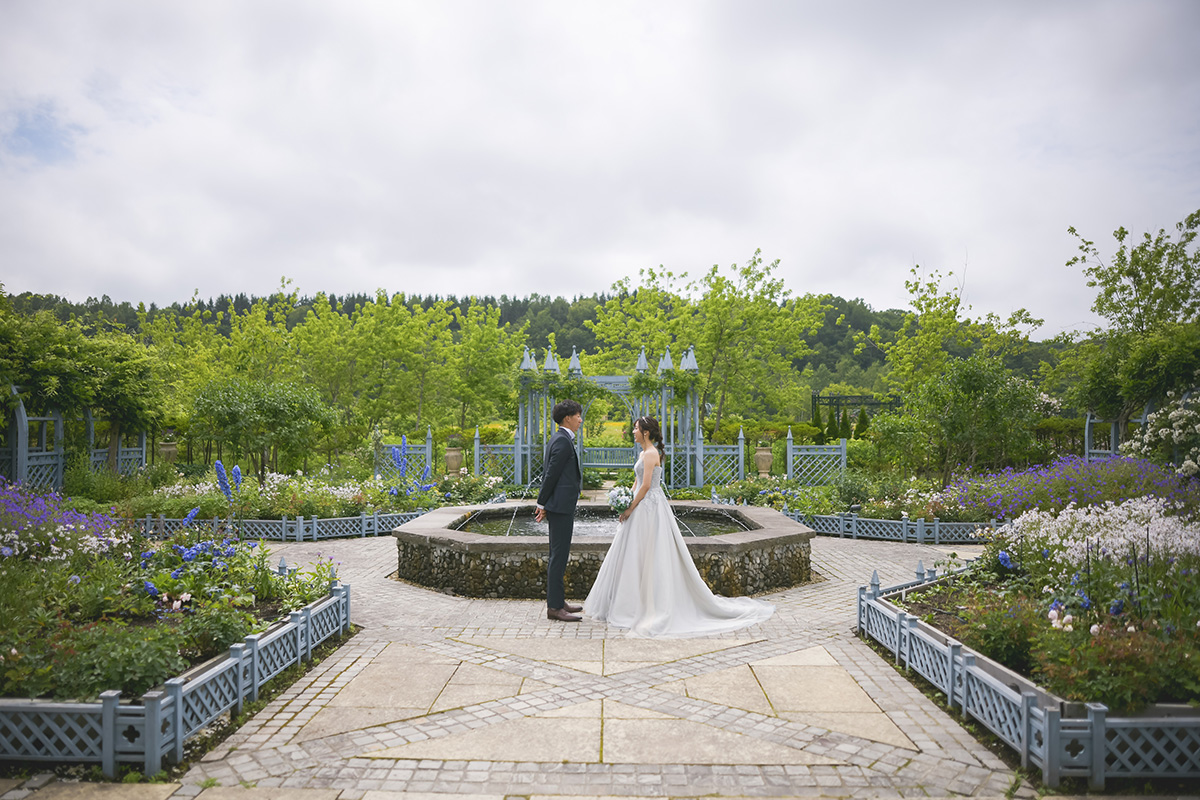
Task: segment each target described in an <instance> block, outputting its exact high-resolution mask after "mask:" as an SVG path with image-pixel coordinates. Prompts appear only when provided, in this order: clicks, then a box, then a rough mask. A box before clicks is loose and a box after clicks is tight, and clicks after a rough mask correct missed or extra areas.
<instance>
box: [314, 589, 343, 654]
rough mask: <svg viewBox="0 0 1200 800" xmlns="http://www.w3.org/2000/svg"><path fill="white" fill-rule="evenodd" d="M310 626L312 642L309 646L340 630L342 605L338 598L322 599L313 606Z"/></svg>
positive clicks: (315, 644)
mask: <svg viewBox="0 0 1200 800" xmlns="http://www.w3.org/2000/svg"><path fill="white" fill-rule="evenodd" d="M309 624H310V625H311V627H312V642H310V644H309V646H310V647H316V646H317V645H319V644H320V643H321V642H323V641H325V640H326V639H328V638H329V637H330V636H333V635H335V634H337V633H340V632H341V630H342V606H341V599H340V598H336V597H335V598H330V599H328V600H322V601H321V602H320V603H318V604H317V605H315V606H313V609H312V615H311V618H310V620H309Z"/></svg>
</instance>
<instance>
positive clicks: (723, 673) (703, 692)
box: [679, 665, 775, 716]
mask: <svg viewBox="0 0 1200 800" xmlns="http://www.w3.org/2000/svg"><path fill="white" fill-rule="evenodd" d="M679 683H682V684H683V685H684V686H685V687H686V689H687V695H688V697H695V698H696V699H698V700H707V701H709V702H710V703H718V704H720V705H725V706H731V707H733V708H742V709H745V710H746V711H756V712H758V713H759V714H766V715H768V716H773V715H774V714H775V709H773V708H772V707H771V703H770V701H769V700H768V699H767V695H766V694H765V693H764V692H763V687H762V686H761V685H759V682H758V678H757V677H755V675H754V672H753V671H752V670H751V669H750V667H749V666H746V665H742V666H737V667H730V668H729V669H722V670H718V671H717V672H709V673H707V674H705V675H697V676H696V677H694V678H686V679H684V680H682V681H679Z"/></svg>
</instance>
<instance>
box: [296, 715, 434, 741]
mask: <svg viewBox="0 0 1200 800" xmlns="http://www.w3.org/2000/svg"><path fill="white" fill-rule="evenodd" d="M427 713H429V709H427V708H363V707H361V706H347V707H344V708H334V707H327V708H322V709H321V710H320V711H318V712H317V713H316V714H314V715H313V718H312V719H310V720H309V721H308V722H306V723H304V727H302V728H301V729H300V732H299V733H297V734H296V735H295V736H294V737H293V738H292V741H294V742H309V741H312V740H313V739H323V738H325V737H326V736H334V735H336V734H339V733H346V732H347V731H357V730H362V729H363V728H373V727H375V726H376V725H386V724H388V723H389V722H399V721H400V720H404V719H412V718H413V717H423V716H425V715H426V714H427Z"/></svg>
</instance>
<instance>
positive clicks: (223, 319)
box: [9, 292, 1048, 389]
mask: <svg viewBox="0 0 1200 800" xmlns="http://www.w3.org/2000/svg"><path fill="white" fill-rule="evenodd" d="M611 298H612V296H611V295H608V294H594V295H590V296H587V297H575V298H573V299H571V300H567V299H566V298H563V297H549V296H546V295H539V294H532V295H529V296H527V297H509V296H508V295H501V296H500V297H498V298H497V297H493V296H486V297H474V298H468V297H464V298H458V297H456V296H454V295H447V296H445V297H442V296H437V295H429V296H416V295H414V296H407V297H406V296H404V295H397V296H396V297H394V298H393V299H392V301H393V302H396V301H399V302H403V303H404V304H406V305H410V306H411V305H420V306H422V307H424V308H429V307H431V306H432V305H434V304H435V303H438V302H447V303H449V304H450V306H452V307H459V308H465V307H467V306H470V305H472V304H481V305H486V306H495V307H497V308H499V309H500V322H501V324H503V325H505V326H511V329H514V330H515V329H519V328H521V327H522V326H525V325H527V326H528V329H527V332H526V333H527V342H528V344H529V346H530V347H531V348H535V349H538V350H544V348H545V347H546V345H547V342H548V338H547V337H548V335H549V334H550V333H554V334H555V340H556V342H557V344H558V350H559V353H560V355H565V354H567V353H570V351H571V348H572V347H575V348H578V349H579V351H580V352H595V350H596V337H595V334H594V333H593V332H592V330H591V329H590V328H589V327H588V326H587V325H586V324H585V323H586V322H587V321H588V320H591V321H595V319H596V308H597V306H600V305H603V304H604V303H605V302H607V301H608V300H610V299H611ZM9 299H10V301H11V304H12V310H13V311H15V312H17V313H19V314H32V313H34V312H37V311H42V310H46V311H50V312H52V313H53V314H54V315H55V316H56V317H58V318H59V319H61V320H63V321H67V320H69V319H71V318H75V319H77V320H79V321H80V322H81V323H82V324H83V325H84V327H85V328H87V329H90V330H95V329H97V328H103V327H105V326H106V325H107V324H115V325H117V326H121V327H123V328H124V330H126V331H127V332H129V333H137V332H138V328H139V317H138V305H135V304H133V303H130V302H129V301H122V302H116V301H114V300H112V299H111V298H110V297H109V296H108V295H104V296H102V297H100V298H95V297H89V298H88V299H87V300H86V301H84V302H82V303H73V302H71V301H69V300H67V299H66V298H62V297H58V296H57V295H53V294H32V293H30V292H24V293H22V294H19V295H12V296H10V298H9ZM279 299H282V297H281V296H280V295H274V296H272V297H269V298H260V297H257V296H253V295H246V294H237V295H232V296H231V295H221V296H219V297H217V298H215V299H211V298H210V299H208V300H201V299H195V300H189V301H187V302H185V303H181V302H175V303H172V304H171V305H169V306H165V307H159V306H157V305H155V304H151V305H150V306H149V308H147V309H145V312H146V314H147V315H148V317H149V318H151V319H153V318H154V317H156V316H158V315H162V314H172V315H183V314H186V315H189V316H190V315H192V314H193V313H195V312H196V311H200V312H202V313H203V312H205V311H208V312H212V313H211V315H210V316H209V317H208V319H209V320H210V321H211V324H213V325H215V326H216V327H217V329H218V331H220V332H222V333H225V334H228V332H229V326H230V321H229V316H228V315H227V314H226V313H224V312H226V311H228V310H229V309H230V308H231V307H232V309H233V311H234V312H235V313H237V314H242V313H245V312H246V311H248V310H249V309H250V308H251V306H253V305H254V304H255V303H256V302H258V301H260V300H265V301H266V302H267V303H268V305H269V304H271V303H272V302H273V301H276V300H279ZM326 300H327V302H329V303H330V304H331V306H332V307H334V308H339V309H340V310H341V312H342V313H344V314H353V313H354V312H355V311H356V310H357V309H359V308H361V307H362V306H364V305H366V304H367V303H372V302H375V296H374V295H371V294H346V295H337V294H330V295H328V296H327V298H326ZM821 300H822V302H823V303H824V304H825V305H826V306H827V309H826V311H825V322H824V324H823V325H822V326H821V327H820V329H818V331H817V333H816V335H815V336H812V337H809V339H808V345H809V347H811V348H812V350H813V351H814V352H813V353H812V354H811V355H810V356H808V357H806V358H805V359H803V360H802V361H801V362H800V363H797V364H796V365H795V366H796V367H797V369H805V368H811V369H812V370H813V373H812V376H811V380H810V384H811V385H812V387H813V388H814V389H822V388H824V387H826V386H828V385H830V384H835V383H836V384H846V385H852V386H860V387H873V388H882V386H881V384H880V377H881V375H882V373H883V369H884V366H883V353H882V352H880V351H879V350H878V349H877V348H874V347H871V346H867V347H864V348H856V337H859V336H861V334H863V333H866V332H867V331H869V330H870V329H871V327H872V326H873V325H875V326H878V327H879V329H880V330H881V331H882V332H884V333H885V335H890V334H892V333H894V332H895V331H896V330H898V329H899V327H900V325H901V323H902V321H903V317H904V313H905V312H904V311H902V310H899V309H887V310H884V311H876V310H875V309H873V308H872V307H871V306H870V305H869V304H867V303H866V302H865V301H863V300H861V299H854V300H846V299H843V298H841V297H836V296H830V295H826V296H823V297H822V298H821ZM316 301H317V298H315V297H302V298H300V299H299V300H298V302H297V303H296V305H295V307H294V308H293V309H292V310H291V311H290V312H289V313H288V320H287V322H288V327H289V328H291V327H293V326H295V325H297V324H299V323H300V322H301V321H302V320H303V319H304V318H305V316H306V315H307V314H308V312H309V309H311V308H312V307H313V303H314V302H316ZM452 325H453V323H452ZM856 349H859V352H857V353H856V352H855V351H856ZM1046 350H1048V345H1034V346H1033V347H1031V348H1030V349H1029V350H1028V351H1026V352H1025V353H1024V354H1023V355H1022V357H1021V358H1020V363H1014V364H1011V365H1010V366H1011V367H1012V368H1014V369H1016V370H1017V371H1018V373H1023V374H1026V375H1032V374H1033V372H1034V371H1035V370H1036V369H1037V364H1038V362H1039V361H1041V360H1042V357H1043V356H1044V355H1045V351H1046Z"/></svg>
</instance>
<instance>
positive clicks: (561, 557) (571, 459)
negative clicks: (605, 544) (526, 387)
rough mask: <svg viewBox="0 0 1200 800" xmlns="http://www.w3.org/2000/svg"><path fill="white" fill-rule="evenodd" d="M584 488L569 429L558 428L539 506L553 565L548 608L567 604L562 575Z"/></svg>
mask: <svg viewBox="0 0 1200 800" xmlns="http://www.w3.org/2000/svg"><path fill="white" fill-rule="evenodd" d="M582 488H583V472H582V471H581V470H580V468H579V456H578V454H576V452H575V441H574V439H572V438H571V434H569V433H568V432H567V431H566V429H564V428H559V429H558V430H557V431H555V433H554V435H553V436H552V437H550V446H549V447H548V448H546V468H545V470H544V471H543V474H542V489H541V491H539V492H538V498H537V504H538V505H539V506H541V507H542V508H544V509H546V521H547V522H548V523H549V525H550V562H549V564H548V565H547V567H546V606H547V607H548V608H562V607H563V606H564V605H565V604H566V594H565V592H564V591H563V573H565V572H566V571H567V558H568V557H569V556H570V555H571V534H572V533H573V532H574V530H575V505H576V504H577V503H578V502H579V490H580V489H582Z"/></svg>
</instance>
